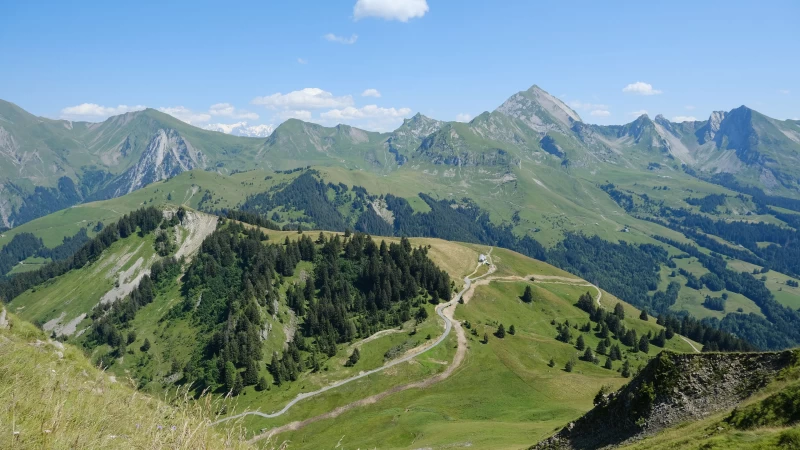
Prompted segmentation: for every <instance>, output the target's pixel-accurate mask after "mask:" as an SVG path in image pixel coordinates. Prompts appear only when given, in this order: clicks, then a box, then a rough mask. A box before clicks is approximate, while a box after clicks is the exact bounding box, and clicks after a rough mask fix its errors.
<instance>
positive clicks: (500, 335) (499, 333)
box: [494, 323, 506, 339]
mask: <svg viewBox="0 0 800 450" xmlns="http://www.w3.org/2000/svg"><path fill="white" fill-rule="evenodd" d="M494 335H495V336H497V337H498V338H500V339H503V338H504V337H506V327H504V326H503V324H502V323H501V324H500V326H499V327H497V332H495V333H494Z"/></svg>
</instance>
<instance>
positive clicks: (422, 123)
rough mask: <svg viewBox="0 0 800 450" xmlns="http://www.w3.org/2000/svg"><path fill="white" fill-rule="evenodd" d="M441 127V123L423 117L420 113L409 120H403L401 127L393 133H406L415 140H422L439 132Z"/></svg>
mask: <svg viewBox="0 0 800 450" xmlns="http://www.w3.org/2000/svg"><path fill="white" fill-rule="evenodd" d="M441 127H442V122H441V121H439V120H436V119H431V118H430V117H427V116H424V115H422V114H421V113H416V114H414V116H413V117H411V118H410V119H403V125H401V126H400V128H399V129H398V130H397V131H395V133H398V132H407V133H409V134H411V136H413V137H415V138H423V137H425V136H428V135H429V134H431V133H435V132H437V131H439V129H440V128H441ZM401 130H403V131H401Z"/></svg>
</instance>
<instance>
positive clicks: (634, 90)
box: [622, 81, 661, 95]
mask: <svg viewBox="0 0 800 450" xmlns="http://www.w3.org/2000/svg"><path fill="white" fill-rule="evenodd" d="M622 92H626V93H630V94H636V95H657V94H660V93H661V91H659V90H657V89H653V85H652V84H650V83H645V82H643V81H637V82H636V83H631V84H629V85H627V86H625V87H624V88H622Z"/></svg>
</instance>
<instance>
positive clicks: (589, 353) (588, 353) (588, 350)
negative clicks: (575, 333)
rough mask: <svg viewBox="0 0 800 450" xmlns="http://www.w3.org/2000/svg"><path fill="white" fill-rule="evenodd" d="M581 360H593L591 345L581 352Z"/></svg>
mask: <svg viewBox="0 0 800 450" xmlns="http://www.w3.org/2000/svg"><path fill="white" fill-rule="evenodd" d="M583 360H584V361H587V362H592V361H594V353H592V348H591V347H586V351H585V352H583Z"/></svg>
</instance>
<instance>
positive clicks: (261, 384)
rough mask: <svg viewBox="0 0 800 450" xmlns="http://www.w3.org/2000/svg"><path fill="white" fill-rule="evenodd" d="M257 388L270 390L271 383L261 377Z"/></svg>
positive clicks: (258, 389)
mask: <svg viewBox="0 0 800 450" xmlns="http://www.w3.org/2000/svg"><path fill="white" fill-rule="evenodd" d="M256 390H257V391H259V392H260V391H267V390H269V383H268V382H267V379H266V378H264V377H261V378H259V379H258V383H256Z"/></svg>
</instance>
